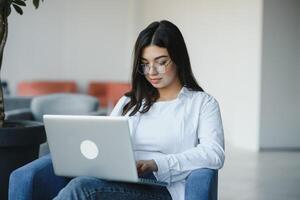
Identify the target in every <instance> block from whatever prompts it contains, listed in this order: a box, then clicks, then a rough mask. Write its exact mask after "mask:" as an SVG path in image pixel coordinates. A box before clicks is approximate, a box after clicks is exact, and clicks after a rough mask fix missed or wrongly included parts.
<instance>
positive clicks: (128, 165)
mask: <svg viewBox="0 0 300 200" xmlns="http://www.w3.org/2000/svg"><path fill="white" fill-rule="evenodd" d="M44 124H45V129H46V135H47V140H48V143H49V148H50V153H51V156H52V162H53V166H54V172H55V174H56V175H58V176H67V177H76V176H92V177H97V178H101V179H105V180H112V181H123V182H133V183H141V184H151V185H160V186H166V185H167V183H165V182H159V181H156V180H153V179H144V178H139V177H138V174H137V169H136V163H135V159H134V153H133V148H132V143H131V137H130V130H129V124H128V119H127V118H126V117H109V116H82V115H80V116H79V115H78V116H74V115H44Z"/></svg>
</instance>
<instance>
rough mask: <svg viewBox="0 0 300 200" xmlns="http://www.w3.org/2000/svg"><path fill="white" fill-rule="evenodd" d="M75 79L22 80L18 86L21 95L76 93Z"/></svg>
mask: <svg viewBox="0 0 300 200" xmlns="http://www.w3.org/2000/svg"><path fill="white" fill-rule="evenodd" d="M77 91H78V88H77V84H76V82H75V81H22V82H20V83H19V84H18V86H17V95H19V96H37V95H45V94H51V93H75V92H77Z"/></svg>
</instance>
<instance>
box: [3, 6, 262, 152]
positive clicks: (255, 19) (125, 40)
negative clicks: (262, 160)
mask: <svg viewBox="0 0 300 200" xmlns="http://www.w3.org/2000/svg"><path fill="white" fill-rule="evenodd" d="M28 3H30V2H28ZM161 19H168V20H170V21H172V22H174V23H175V24H176V25H177V26H178V27H179V28H180V29H181V31H182V33H183V35H184V38H185V40H186V43H187V46H188V50H189V53H190V58H191V62H192V67H193V70H194V73H195V75H196V78H197V79H198V81H199V83H200V85H201V86H203V87H204V89H205V90H206V91H207V92H208V93H211V94H212V95H213V96H215V97H216V98H217V99H218V100H219V102H220V106H221V110H222V115H223V121H224V128H225V136H226V141H227V142H230V143H232V144H233V145H235V146H238V147H242V148H246V149H252V150H258V144H259V142H258V138H259V135H258V134H259V132H258V131H259V117H260V116H259V107H260V105H259V100H260V59H261V58H260V55H261V26H262V24H261V23H262V0H244V1H240V0H227V1H218V0H185V1H182V0H164V1H161V0H152V1H147V0H112V1H106V0H89V3H86V1H82V0H64V1H60V0H51V1H45V2H44V3H43V4H41V8H40V9H39V10H37V11H35V10H33V8H32V6H30V7H28V8H26V10H25V15H24V16H22V17H20V16H16V14H13V15H12V16H10V18H9V23H10V30H9V31H10V32H9V38H8V44H7V48H6V52H5V58H4V63H3V67H4V69H3V71H2V77H3V79H7V80H8V81H9V83H10V86H11V88H12V89H14V88H15V85H16V83H18V82H19V81H20V80H23V79H72V80H73V79H74V80H76V81H77V82H79V83H80V86H81V90H82V91H84V89H85V86H86V84H87V82H88V80H93V79H99V80H121V81H125V80H128V79H129V78H130V58H131V55H132V49H133V43H134V40H135V38H136V37H137V35H138V33H139V32H140V31H141V30H142V29H143V28H145V27H146V26H147V25H148V24H149V23H150V22H152V21H154V20H161ZM16 71H17V73H16Z"/></svg>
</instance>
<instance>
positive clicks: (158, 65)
mask: <svg viewBox="0 0 300 200" xmlns="http://www.w3.org/2000/svg"><path fill="white" fill-rule="evenodd" d="M141 62H142V65H143V66H144V68H146V74H145V77H146V79H147V80H148V81H149V82H150V83H151V84H152V86H153V87H155V88H157V89H164V88H167V87H170V86H172V85H173V84H177V81H179V79H178V76H177V71H176V66H175V64H174V63H173V62H172V60H171V58H170V56H169V53H168V51H167V49H166V48H161V47H158V46H155V45H150V46H147V47H145V48H144V49H143V51H142V56H141ZM144 71H145V70H144Z"/></svg>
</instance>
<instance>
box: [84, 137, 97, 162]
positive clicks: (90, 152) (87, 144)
mask: <svg viewBox="0 0 300 200" xmlns="http://www.w3.org/2000/svg"><path fill="white" fill-rule="evenodd" d="M80 151H81V153H82V155H83V156H84V157H86V158H87V159H91V160H92V159H95V158H97V156H98V153H99V150H98V147H97V145H96V144H95V142H93V141H91V140H84V141H82V142H81V144H80Z"/></svg>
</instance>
